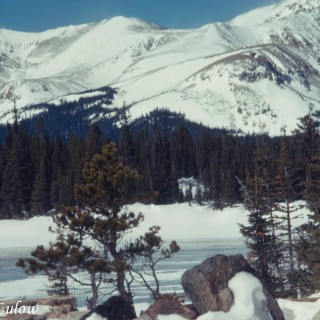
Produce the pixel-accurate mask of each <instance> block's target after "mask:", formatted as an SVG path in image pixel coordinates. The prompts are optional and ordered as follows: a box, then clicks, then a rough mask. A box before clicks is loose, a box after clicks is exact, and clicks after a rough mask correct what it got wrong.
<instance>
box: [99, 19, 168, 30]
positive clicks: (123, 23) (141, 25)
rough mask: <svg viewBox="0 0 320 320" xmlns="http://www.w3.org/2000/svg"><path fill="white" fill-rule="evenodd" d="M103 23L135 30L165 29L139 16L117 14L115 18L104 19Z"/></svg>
mask: <svg viewBox="0 0 320 320" xmlns="http://www.w3.org/2000/svg"><path fill="white" fill-rule="evenodd" d="M102 23H103V24H108V25H109V26H110V25H112V26H113V27H118V28H125V29H131V30H134V31H146V30H158V29H163V28H162V27H160V26H157V25H156V24H153V23H149V22H147V21H144V20H141V19H138V18H128V17H124V16H115V17H113V18H110V19H107V20H104V21H102Z"/></svg>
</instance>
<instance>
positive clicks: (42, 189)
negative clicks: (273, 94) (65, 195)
mask: <svg viewBox="0 0 320 320" xmlns="http://www.w3.org/2000/svg"><path fill="white" fill-rule="evenodd" d="M50 208H51V206H50V191H49V182H48V173H47V168H46V159H45V158H43V159H42V161H41V163H40V167H39V171H38V173H37V175H36V178H35V180H34V183H33V190H32V195H31V213H32V215H43V214H46V213H47V212H48V211H49V209H50Z"/></svg>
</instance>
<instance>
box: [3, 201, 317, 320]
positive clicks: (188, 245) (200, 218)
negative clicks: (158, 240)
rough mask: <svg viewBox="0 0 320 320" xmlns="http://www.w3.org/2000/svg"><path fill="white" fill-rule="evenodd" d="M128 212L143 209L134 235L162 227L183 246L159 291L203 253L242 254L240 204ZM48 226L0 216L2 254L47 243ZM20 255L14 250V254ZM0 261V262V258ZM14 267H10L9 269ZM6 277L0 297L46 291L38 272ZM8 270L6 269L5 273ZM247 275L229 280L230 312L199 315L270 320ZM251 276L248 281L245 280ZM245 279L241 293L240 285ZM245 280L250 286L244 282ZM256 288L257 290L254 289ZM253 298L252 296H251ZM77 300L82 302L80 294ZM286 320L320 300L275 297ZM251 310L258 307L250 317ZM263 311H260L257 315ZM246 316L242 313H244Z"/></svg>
mask: <svg viewBox="0 0 320 320" xmlns="http://www.w3.org/2000/svg"><path fill="white" fill-rule="evenodd" d="M127 209H128V210H130V211H133V212H136V213H138V212H142V213H143V214H144V216H145V220H144V221H143V222H142V223H141V226H140V227H139V228H137V230H134V232H133V233H132V234H131V235H130V237H132V238H134V237H136V236H138V235H140V234H141V233H143V232H146V231H148V228H149V227H150V226H152V225H159V226H161V235H162V236H163V238H164V239H165V240H166V241H170V240H173V239H175V240H177V241H178V243H179V244H180V246H181V248H182V250H181V252H180V253H179V254H178V255H177V256H176V257H174V259H173V260H170V261H167V262H165V263H164V264H162V265H161V266H160V269H159V278H160V280H161V283H162V285H163V289H164V292H172V291H176V292H181V287H180V280H179V279H180V277H181V274H182V273H183V271H184V270H186V269H188V268H190V267H191V266H192V265H195V264H198V263H200V262H201V261H202V260H204V259H205V258H206V257H208V256H210V255H214V254H216V253H222V254H235V253H242V254H245V253H246V249H245V245H244V239H243V238H242V237H241V235H240V233H239V226H238V223H241V224H246V222H247V212H246V210H245V209H244V207H243V206H242V205H237V206H234V207H231V208H227V209H225V210H223V211H217V210H212V208H209V207H206V206H197V205H191V206H190V205H189V204H187V203H183V204H173V205H163V206H157V205H143V204H139V203H137V204H134V205H131V206H128V208H127ZM300 213H301V214H302V215H301V216H300V217H299V218H298V219H295V220H293V221H294V225H296V226H297V225H299V224H301V223H303V222H304V221H306V219H307V211H306V209H302V210H301V211H300ZM50 226H52V227H53V223H52V219H51V218H50V217H34V218H32V219H30V220H27V221H15V220H10V221H9V220H2V221H0V249H1V252H2V258H3V259H4V258H6V259H8V257H11V260H12V263H14V259H12V258H13V257H15V258H18V257H19V255H20V256H21V254H22V253H24V254H27V253H28V252H29V251H30V249H31V248H33V247H35V246H36V245H38V244H43V245H46V244H48V243H49V242H50V241H52V240H54V235H53V234H52V233H51V232H48V228H49V227H50ZM18 254H19V255H18ZM0 263H1V261H0ZM12 269H13V268H12ZM2 272H4V273H6V274H7V275H8V279H4V278H3V273H2V278H1V277H0V279H1V280H0V301H1V300H5V299H9V298H10V299H11V298H15V297H19V298H21V297H27V298H28V297H31V298H32V297H37V296H43V295H45V291H46V288H47V286H48V282H47V280H46V278H45V277H43V276H36V277H20V278H19V277H18V278H16V279H15V280H12V279H10V276H12V272H13V270H7V269H6V268H4V269H2ZM10 272H11V273H10ZM248 276H249V275H245V274H244V275H239V277H235V278H234V279H232V280H231V281H230V285H231V287H232V289H233V291H234V292H235V296H236V299H235V305H234V306H233V308H232V309H231V311H230V313H228V314H224V313H209V314H207V315H203V316H202V317H200V318H199V320H244V319H262V320H264V319H269V318H267V316H266V314H265V313H263V312H262V311H261V310H260V311H261V312H262V313H261V312H260V311H259V312H260V313H259V312H258V311H257V309H256V305H255V304H254V303H253V302H252V301H253V300H256V299H260V300H261V299H262V300H263V299H264V298H263V296H262V295H261V290H260V289H259V288H260V284H259V283H258V282H257V281H256V280H252V279H251V280H250V279H248ZM249 280H250V281H249ZM243 282H245V283H246V285H245V287H246V288H247V289H250V290H246V291H245V292H246V294H244V291H243V290H242V289H241V288H243V287H244V286H243ZM248 284H250V286H248ZM135 289H136V291H137V309H138V310H143V309H146V307H147V305H146V302H147V301H146V298H147V296H146V292H145V290H143V288H139V287H136V288H135ZM72 290H73V291H71V292H73V293H74V294H75V295H77V294H82V295H83V294H84V290H83V288H82V289H81V288H79V287H74V288H73V289H72ZM259 290H260V291H259ZM252 297H254V299H252ZM82 301H84V300H83V299H82ZM279 303H280V306H281V308H282V310H283V311H284V314H285V319H286V320H304V319H306V320H307V319H312V317H313V315H314V314H315V313H316V312H317V311H318V310H320V302H293V301H288V300H281V299H280V300H279ZM254 312H256V313H257V312H258V313H257V314H258V315H257V314H256V315H255V317H253V314H254ZM261 314H262V316H261ZM244 315H246V318H243V316H244ZM159 319H162V320H178V319H179V320H180V319H181V318H179V317H178V316H167V317H165V316H163V317H160V318H159Z"/></svg>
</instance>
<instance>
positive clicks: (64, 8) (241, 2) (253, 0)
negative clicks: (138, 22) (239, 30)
mask: <svg viewBox="0 0 320 320" xmlns="http://www.w3.org/2000/svg"><path fill="white" fill-rule="evenodd" d="M279 1H280V0H158V1H157V0H0V28H6V29H13V30H21V31H42V30H46V29H51V28H55V27H59V26H67V25H71V24H73V25H75V24H81V23H87V22H94V21H100V20H103V19H107V18H111V17H113V16H117V15H123V16H127V17H137V18H140V19H143V20H147V21H150V22H154V23H156V24H159V25H161V26H164V27H168V28H194V27H199V26H202V25H204V24H207V23H211V22H216V21H227V20H229V19H231V18H233V17H235V16H237V15H238V14H241V13H243V12H246V11H248V10H250V9H254V8H257V7H261V6H264V5H267V4H271V3H276V2H279Z"/></svg>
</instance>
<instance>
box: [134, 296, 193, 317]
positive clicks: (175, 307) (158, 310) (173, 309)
mask: <svg viewBox="0 0 320 320" xmlns="http://www.w3.org/2000/svg"><path fill="white" fill-rule="evenodd" d="M170 314H177V315H180V316H182V317H184V318H186V319H188V320H194V319H196V318H197V316H198V313H197V312H196V311H195V310H193V309H192V307H190V306H187V305H182V304H181V303H180V302H179V301H177V300H176V299H173V298H172V297H168V298H161V299H159V300H157V301H156V302H155V303H154V304H153V305H151V306H150V307H149V308H148V309H147V310H146V311H145V314H143V315H142V316H141V317H139V318H138V319H139V320H140V319H141V320H142V319H147V320H149V319H150V320H154V319H157V316H158V315H170Z"/></svg>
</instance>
